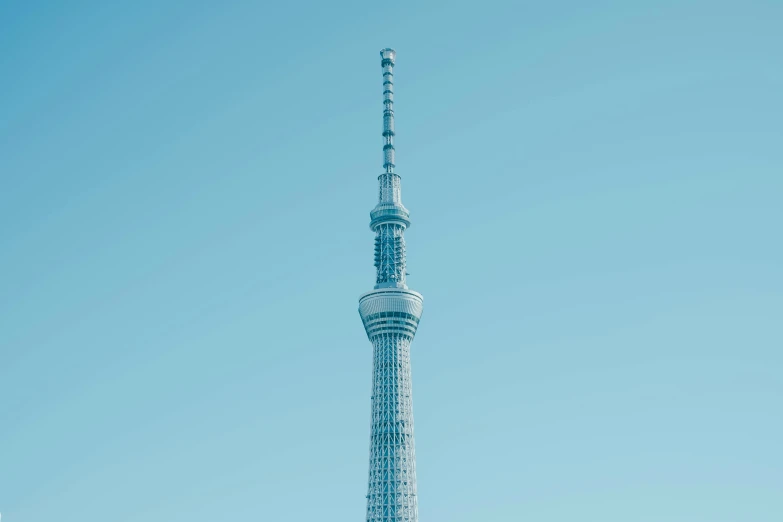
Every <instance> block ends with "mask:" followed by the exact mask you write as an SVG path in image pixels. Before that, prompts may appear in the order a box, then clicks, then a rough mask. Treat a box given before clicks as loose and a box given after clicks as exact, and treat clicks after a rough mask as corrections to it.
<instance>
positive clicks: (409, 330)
mask: <svg viewBox="0 0 783 522" xmlns="http://www.w3.org/2000/svg"><path fill="white" fill-rule="evenodd" d="M423 302H424V300H423V298H422V296H421V294H420V293H418V292H414V291H413V290H408V289H406V288H378V289H376V290H373V291H372V292H367V293H366V294H364V295H362V296H361V297H360V298H359V314H360V315H361V316H362V322H363V323H364V329H365V331H366V332H367V337H369V338H370V339H372V338H373V337H375V336H378V335H381V334H393V335H400V336H403V337H408V338H409V339H413V336H414V335H415V334H416V329H417V328H418V326H419V319H421V313H422V310H423Z"/></svg>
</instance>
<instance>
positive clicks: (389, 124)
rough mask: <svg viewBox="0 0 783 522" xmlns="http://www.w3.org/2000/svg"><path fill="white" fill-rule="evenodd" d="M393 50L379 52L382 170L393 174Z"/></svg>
mask: <svg viewBox="0 0 783 522" xmlns="http://www.w3.org/2000/svg"><path fill="white" fill-rule="evenodd" d="M396 57H397V52H396V51H395V50H394V49H389V48H388V47H387V48H386V49H382V50H381V67H383V140H384V144H383V168H384V170H385V171H386V172H388V173H392V172H394V59H395V58H396Z"/></svg>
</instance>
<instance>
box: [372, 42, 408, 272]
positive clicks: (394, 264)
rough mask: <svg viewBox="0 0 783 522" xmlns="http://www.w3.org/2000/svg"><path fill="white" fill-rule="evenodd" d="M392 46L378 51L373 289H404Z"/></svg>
mask: <svg viewBox="0 0 783 522" xmlns="http://www.w3.org/2000/svg"><path fill="white" fill-rule="evenodd" d="M396 57H397V53H396V52H395V51H394V49H389V48H386V49H383V50H381V67H382V68H383V141H384V145H383V168H384V171H385V172H383V174H381V175H380V176H378V204H377V205H376V206H375V208H374V209H373V211H372V212H370V228H371V229H372V230H373V231H374V232H375V267H376V269H377V271H378V273H377V277H376V281H375V288H389V287H397V288H407V286H406V285H405V238H404V237H403V233H404V232H405V229H406V228H408V227H409V226H410V224H411V222H410V219H409V216H410V215H409V213H408V209H406V208H405V206H404V205H403V204H402V193H401V187H400V176H399V175H398V174H397V173H395V172H394V61H395V58H396Z"/></svg>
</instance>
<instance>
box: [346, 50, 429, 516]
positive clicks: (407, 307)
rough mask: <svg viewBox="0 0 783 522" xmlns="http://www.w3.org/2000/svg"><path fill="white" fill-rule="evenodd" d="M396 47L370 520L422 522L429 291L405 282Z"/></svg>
mask: <svg viewBox="0 0 783 522" xmlns="http://www.w3.org/2000/svg"><path fill="white" fill-rule="evenodd" d="M395 58H396V53H395V51H394V50H393V49H383V50H382V51H381V67H382V68H383V139H384V145H383V158H384V161H383V169H384V172H383V173H382V174H381V175H380V176H378V184H379V191H378V204H377V205H376V206H375V208H374V209H373V210H372V212H370V228H371V229H372V230H373V232H375V268H376V270H377V275H376V278H375V288H374V289H373V290H372V291H371V292H368V293H366V294H364V295H362V296H361V297H360V298H359V314H360V315H361V317H362V322H363V323H364V329H365V331H366V332H367V337H369V339H370V342H371V343H372V346H373V370H372V398H371V404H372V427H371V434H370V473H369V485H368V488H367V522H403V521H404V522H417V521H418V518H419V516H418V507H417V500H416V452H415V449H414V443H413V401H412V397H411V360H410V345H411V341H413V336H414V335H415V334H416V328H417V327H418V325H419V319H420V318H421V312H422V297H421V294H419V293H418V292H414V291H413V290H409V289H408V286H407V285H406V284H405V276H406V272H405V238H404V236H403V235H404V233H405V229H406V228H408V227H409V226H410V220H409V214H408V209H406V208H405V207H404V206H403V204H402V200H401V194H400V176H398V175H397V174H396V173H395V172H394V62H395Z"/></svg>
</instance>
